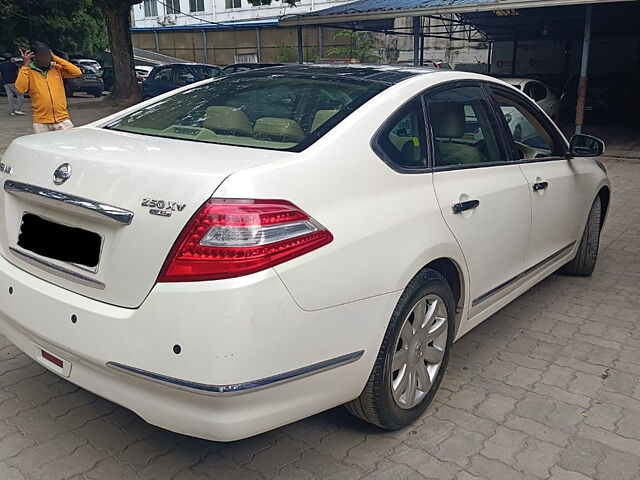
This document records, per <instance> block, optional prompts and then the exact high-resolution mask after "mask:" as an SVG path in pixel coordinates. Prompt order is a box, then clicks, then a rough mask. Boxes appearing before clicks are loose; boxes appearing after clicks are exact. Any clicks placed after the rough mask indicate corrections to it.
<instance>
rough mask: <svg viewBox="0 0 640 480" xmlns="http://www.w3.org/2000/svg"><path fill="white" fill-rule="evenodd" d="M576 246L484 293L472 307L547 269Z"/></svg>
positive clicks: (570, 246)
mask: <svg viewBox="0 0 640 480" xmlns="http://www.w3.org/2000/svg"><path fill="white" fill-rule="evenodd" d="M575 244H576V242H571V243H570V244H569V245H567V246H566V247H564V248H561V249H560V250H558V251H557V252H556V253H554V254H553V255H550V256H548V257H547V258H545V259H544V260H542V261H541V262H539V263H537V264H536V265H534V266H533V267H530V268H528V269H526V270H525V271H524V272H522V273H520V274H519V275H516V276H515V277H513V278H511V279H509V280H507V281H506V282H504V283H502V284H500V285H498V286H497V287H495V288H493V289H491V290H489V291H488V292H487V293H483V294H482V295H480V296H479V297H478V298H476V299H474V300H473V302H472V303H471V306H472V307H475V306H476V305H479V304H480V303H482V302H484V301H485V300H488V299H489V298H491V297H493V296H494V295H495V294H497V293H500V292H501V291H502V290H504V289H505V288H507V287H510V286H511V285H513V284H514V283H516V282H517V281H519V280H522V279H523V278H526V277H528V276H529V275H531V274H532V273H534V272H535V271H536V270H540V269H542V268H543V267H545V266H547V265H548V264H549V263H551V262H552V261H553V260H556V259H557V258H558V257H560V256H562V255H564V254H565V253H567V252H569V251H570V250H571V249H572V248H573V246H574V245H575Z"/></svg>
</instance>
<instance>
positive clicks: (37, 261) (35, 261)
mask: <svg viewBox="0 0 640 480" xmlns="http://www.w3.org/2000/svg"><path fill="white" fill-rule="evenodd" d="M9 250H10V251H11V253H13V254H14V255H15V256H16V257H18V258H20V259H22V260H24V261H25V262H27V263H30V264H31V265H34V266H36V267H39V268H41V269H42V270H44V271H45V272H48V273H51V274H53V275H57V276H58V277H62V278H64V279H66V280H70V281H72V282H75V283H79V284H81V285H84V286H86V287H92V288H97V289H98V290H104V289H105V288H106V287H107V285H106V284H105V283H102V282H100V281H98V280H94V279H93V278H89V277H86V276H84V275H81V274H79V273H76V272H74V271H72V270H68V269H66V268H64V267H61V266H59V265H56V264H54V263H51V262H48V261H46V260H42V259H41V258H38V257H34V256H33V255H29V254H28V253H25V252H22V251H20V250H18V249H17V248H13V247H9Z"/></svg>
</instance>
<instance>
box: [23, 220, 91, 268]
mask: <svg viewBox="0 0 640 480" xmlns="http://www.w3.org/2000/svg"><path fill="white" fill-rule="evenodd" d="M18 246H19V247H21V248H22V249H24V250H28V251H30V252H32V253H35V254H37V255H40V256H42V257H46V258H50V259H53V260H59V261H61V262H66V263H71V264H74V265H77V266H79V267H82V268H86V269H90V270H93V271H96V270H97V267H98V263H99V262H100V251H101V250H102V237H101V236H100V235H98V234H97V233H94V232H90V231H88V230H84V229H82V228H78V227H70V226H67V225H62V224H60V223H56V222H52V221H51V220H47V219H45V218H42V217H39V216H38V215H34V214H32V213H25V214H24V215H23V216H22V224H21V226H20V233H19V235H18Z"/></svg>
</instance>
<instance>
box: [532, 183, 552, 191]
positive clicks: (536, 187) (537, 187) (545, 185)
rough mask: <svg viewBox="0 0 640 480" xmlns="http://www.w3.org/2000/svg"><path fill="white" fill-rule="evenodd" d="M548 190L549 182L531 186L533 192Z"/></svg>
mask: <svg viewBox="0 0 640 480" xmlns="http://www.w3.org/2000/svg"><path fill="white" fill-rule="evenodd" d="M547 188H549V182H536V183H534V184H533V191H534V192H539V191H540V190H546V189H547Z"/></svg>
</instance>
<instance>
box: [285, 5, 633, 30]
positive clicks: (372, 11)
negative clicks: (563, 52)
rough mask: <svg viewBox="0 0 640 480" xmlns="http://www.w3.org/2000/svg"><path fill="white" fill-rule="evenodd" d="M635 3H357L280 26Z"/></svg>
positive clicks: (291, 19) (289, 19) (292, 17)
mask: <svg viewBox="0 0 640 480" xmlns="http://www.w3.org/2000/svg"><path fill="white" fill-rule="evenodd" d="M618 2H636V0H357V1H355V2H352V3H347V4H344V5H338V6H335V7H331V8H327V9H324V10H317V11H314V12H309V13H304V14H300V15H288V16H285V17H282V18H281V19H280V22H279V24H280V25H281V26H290V25H320V24H340V23H349V22H365V21H371V20H384V19H392V18H397V17H417V16H430V15H446V14H452V13H457V14H468V13H473V12H495V11H502V12H505V14H506V15H509V10H512V9H514V10H519V9H523V8H540V7H566V6H571V5H588V4H592V5H595V4H602V3H618Z"/></svg>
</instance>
